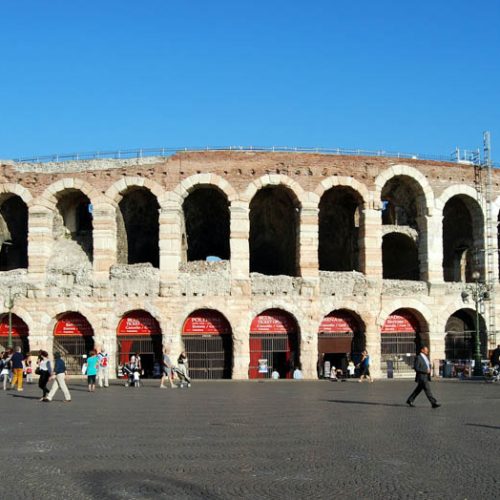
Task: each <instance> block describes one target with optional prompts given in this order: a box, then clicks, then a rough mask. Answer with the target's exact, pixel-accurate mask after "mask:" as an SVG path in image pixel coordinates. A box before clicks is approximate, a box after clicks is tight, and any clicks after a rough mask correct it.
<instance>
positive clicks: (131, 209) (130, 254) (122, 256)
mask: <svg viewBox="0 0 500 500" xmlns="http://www.w3.org/2000/svg"><path fill="white" fill-rule="evenodd" d="M118 206H119V210H118V211H117V240H118V249H117V259H118V263H119V264H140V263H147V262H149V263H150V264H151V265H152V266H153V267H156V268H157V267H159V263H160V250H159V209H160V206H159V204H158V201H157V199H156V198H155V196H154V195H153V194H152V193H151V192H150V191H149V190H148V189H146V188H140V187H133V188H130V189H129V190H128V191H126V193H124V195H123V197H122V199H121V201H120V203H119V204H118Z"/></svg>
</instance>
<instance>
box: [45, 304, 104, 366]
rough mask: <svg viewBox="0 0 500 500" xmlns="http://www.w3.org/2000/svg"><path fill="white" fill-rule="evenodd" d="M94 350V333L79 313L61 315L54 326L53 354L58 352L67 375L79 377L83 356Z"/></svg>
mask: <svg viewBox="0 0 500 500" xmlns="http://www.w3.org/2000/svg"><path fill="white" fill-rule="evenodd" d="M93 348H94V331H93V329H92V327H91V326H90V323H89V322H88V321H87V319H86V318H85V317H84V316H82V315H81V314H79V313H74V312H71V313H66V314H63V315H61V316H60V317H59V318H58V320H57V323H56V325H55V326H54V352H59V353H60V354H61V355H62V357H63V358H64V361H65V363H66V372H67V373H68V374H69V375H80V374H81V373H82V365H83V363H84V361H85V358H84V356H87V355H88V354H89V352H90V351H91V350H92V349H93Z"/></svg>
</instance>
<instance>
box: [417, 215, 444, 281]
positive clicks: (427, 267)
mask: <svg viewBox="0 0 500 500" xmlns="http://www.w3.org/2000/svg"><path fill="white" fill-rule="evenodd" d="M417 223H418V226H419V227H420V228H423V229H421V230H420V238H421V240H422V241H421V243H420V244H419V259H420V267H421V275H422V279H424V280H426V281H429V282H431V283H442V282H443V281H444V275H443V217H442V215H436V214H434V215H432V216H429V215H428V216H422V217H419V218H418V220H417Z"/></svg>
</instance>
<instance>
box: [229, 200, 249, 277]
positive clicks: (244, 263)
mask: <svg viewBox="0 0 500 500" xmlns="http://www.w3.org/2000/svg"><path fill="white" fill-rule="evenodd" d="M249 213H250V211H249V207H248V203H247V202H244V201H233V202H231V207H230V217H231V236H230V247H231V277H232V279H237V280H241V279H244V280H248V279H249V271H250V246H249V238H250V219H249Z"/></svg>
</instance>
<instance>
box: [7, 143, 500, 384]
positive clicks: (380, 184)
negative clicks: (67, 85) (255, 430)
mask: <svg viewBox="0 0 500 500" xmlns="http://www.w3.org/2000/svg"><path fill="white" fill-rule="evenodd" d="M1 163H2V165H1V172H0V205H1V204H2V203H4V202H7V201H8V200H9V199H11V198H13V197H18V198H20V199H21V200H22V202H23V203H24V204H25V205H26V207H27V210H28V215H27V220H28V252H27V254H28V262H27V266H26V268H19V267H17V268H14V269H4V270H3V271H2V272H0V285H1V288H0V294H1V295H3V297H2V299H3V300H2V303H3V302H4V301H5V299H6V297H7V291H6V290H7V287H9V286H10V287H12V288H11V292H12V293H13V294H14V295H15V297H16V298H15V303H14V307H13V309H12V312H13V313H14V314H15V315H16V316H18V317H19V318H21V319H22V320H23V321H24V322H25V323H26V325H27V326H28V328H29V339H30V346H31V349H39V348H45V349H48V350H51V349H52V342H53V331H54V325H55V323H56V321H57V318H58V317H59V316H60V315H61V314H63V313H65V312H78V313H80V314H81V315H83V316H84V317H85V318H86V319H87V320H88V322H89V323H90V325H91V326H92V329H93V331H94V336H95V338H94V340H95V343H96V345H101V344H105V345H106V347H107V349H108V350H109V352H110V354H111V356H112V360H113V362H114V360H115V355H116V352H115V351H116V328H117V324H118V323H119V321H120V319H121V318H122V317H123V316H124V315H125V314H126V313H127V312H129V311H133V310H144V311H147V312H148V313H150V314H151V315H152V316H153V317H154V318H155V319H156V320H157V321H158V323H159V325H160V327H161V331H162V336H163V344H164V345H167V346H169V347H170V350H171V352H172V353H173V354H174V355H175V354H177V353H178V352H180V350H181V349H182V342H183V340H182V335H181V332H182V327H183V324H184V322H185V320H186V318H187V317H188V316H189V315H190V313H192V312H193V311H195V310H198V309H212V310H216V311H218V312H220V313H221V314H222V315H223V316H224V317H225V318H226V319H227V320H228V322H229V324H230V326H231V332H232V338H233V357H232V359H233V367H232V377H233V378H235V379H245V378H248V369H249V359H250V353H249V349H250V348H249V331H250V324H251V322H252V319H253V318H254V317H255V316H256V315H258V314H260V313H262V312H263V311H266V310H268V309H281V310H283V311H285V312H287V313H288V314H290V315H291V316H292V317H293V318H294V319H295V321H296V323H297V326H298V330H299V339H300V362H301V365H302V369H303V372H304V375H305V377H307V378H314V377H316V364H317V359H318V329H319V325H320V324H321V322H322V319H323V318H324V317H325V316H327V315H328V314H329V313H331V312H333V311H336V310H345V311H350V312H352V313H353V314H354V315H355V316H356V317H357V318H359V319H360V320H361V323H362V325H363V328H362V329H363V333H364V336H365V339H366V348H367V349H368V351H369V352H370V354H371V356H372V372H373V374H374V375H376V376H382V375H383V367H382V365H381V338H382V334H381V330H382V328H383V325H384V323H385V321H386V320H387V318H388V317H389V316H390V315H391V314H392V313H394V311H398V310H405V311H409V312H410V313H411V314H413V315H414V316H415V318H417V320H418V322H419V323H420V330H421V332H422V333H425V334H426V335H427V336H428V341H429V342H430V348H431V353H432V358H433V359H443V358H444V357H445V334H446V324H447V321H448V319H449V318H450V316H452V315H453V314H454V313H455V312H456V311H460V310H464V309H466V310H470V309H471V304H470V302H469V303H464V299H463V297H462V291H463V289H464V287H465V286H466V285H465V282H466V281H470V278H469V277H468V274H467V273H468V272H469V271H468V270H467V269H469V268H467V265H468V264H467V262H468V261H467V255H466V254H467V252H468V254H469V256H470V254H471V253H472V252H473V250H475V249H476V250H477V249H481V248H484V238H485V237H484V235H485V233H486V230H485V217H484V210H483V208H484V207H482V206H481V203H480V202H478V201H477V200H478V196H477V191H476V189H475V185H474V179H475V177H474V167H472V166H470V165H461V164H457V163H439V162H434V161H421V160H405V161H404V162H402V161H397V160H395V159H389V158H383V157H377V158H371V157H345V156H330V155H321V154H293V153H256V152H244V151H240V152H234V151H233V152H230V151H227V152H226V151H218V152H210V151H207V152H182V153H179V154H176V155H174V156H172V157H169V158H147V159H142V160H139V159H138V160H135V161H131V160H103V161H92V162H86V161H81V162H71V163H57V164H16V163H13V162H1ZM499 180H500V176H499V175H498V174H497V172H494V191H495V198H496V197H497V196H498V195H499V194H500V189H499V188H498V182H499ZM402 185H404V187H405V190H402V189H400V190H398V188H399V187H400V186H402ZM388 186H389V187H390V189H389V188H388ZM197 189H215V190H216V191H217V192H218V193H219V194H221V195H222V196H223V197H224V199H226V200H227V207H228V210H229V227H230V230H229V232H228V238H229V250H230V258H229V259H223V260H222V261H220V262H203V261H192V262H189V261H188V259H187V258H186V246H189V245H190V244H192V242H190V241H189V235H188V237H187V241H185V236H186V234H187V233H186V227H185V226H186V221H185V218H184V211H183V210H184V208H183V207H185V205H184V202H185V200H186V199H187V198H188V196H189V195H190V194H191V193H193V192H194V191H196V190H197ZM273 189H275V190H274V191H273ZM276 189H278V191H276ZM137 190H143V191H147V192H148V196H149V195H150V196H151V199H154V203H156V204H157V205H155V208H154V210H153V212H151V213H153V214H157V221H158V222H157V224H158V228H157V232H158V237H157V241H158V264H157V265H154V263H153V264H151V263H149V264H148V263H147V262H140V250H138V252H139V253H138V255H139V257H138V258H137V259H136V261H135V262H134V261H130V254H131V248H132V247H131V244H132V243H131V239H130V235H129V236H128V242H129V243H128V247H127V248H128V254H129V255H128V258H129V261H127V257H126V252H125V253H124V252H123V251H122V250H120V248H122V247H123V246H124V245H125V243H124V242H126V241H127V239H126V237H124V236H123V234H124V231H125V230H126V224H127V221H126V220H125V219H126V216H124V217H125V219H124V220H125V222H123V220H121V219H120V217H119V216H118V214H119V213H122V212H123V213H125V212H124V210H123V199H124V197H125V195H126V194H127V193H133V192H136V191H137ZM263 190H267V191H266V193H268V194H269V197H270V199H271V202H270V203H272V199H273V198H274V197H277V196H278V195H279V196H282V193H286V196H284V197H283V200H284V201H283V203H286V200H288V199H289V200H290V207H291V208H290V210H291V211H292V212H293V214H295V217H296V220H295V222H294V224H295V225H294V227H295V229H294V231H295V233H293V234H292V233H290V234H288V233H287V235H286V237H285V236H283V238H284V239H286V238H291V239H293V238H295V240H294V241H295V245H296V249H294V252H295V253H294V256H295V257H294V259H295V261H293V259H292V260H291V261H293V262H295V264H294V265H295V267H296V269H294V270H293V271H290V272H287V273H285V274H278V275H276V274H275V273H273V272H271V273H270V274H266V273H262V272H259V269H258V266H262V265H263V263H262V261H259V260H258V258H257V257H256V259H257V260H255V261H253V260H252V259H253V256H252V245H254V243H253V241H255V242H256V243H255V245H258V244H259V243H258V238H259V237H260V235H261V233H262V232H265V231H264V230H262V231H261V232H259V230H258V228H257V229H256V228H253V229H252V227H251V225H252V224H251V221H252V220H260V219H252V214H251V212H252V210H254V209H256V208H255V206H253V205H252V201H253V200H254V199H257V198H256V196H257V195H258V194H259V193H260V192H262V191H263ZM330 190H334V193H337V192H340V191H335V190H342V192H343V193H344V194H345V195H346V196H347V195H348V196H350V197H351V198H352V200H354V201H353V212H352V221H354V222H352V224H351V226H349V228H348V229H349V231H344V229H345V227H344V226H342V230H343V231H344V232H342V234H345V235H346V236H345V238H346V241H347V239H348V240H349V245H350V247H349V248H351V247H352V248H354V247H355V252H356V259H345V262H350V261H351V260H352V261H353V262H355V263H354V264H353V265H352V267H353V268H352V269H349V268H342V269H336V268H335V259H332V264H331V266H330V264H329V263H328V262H329V261H328V255H327V257H326V259H327V260H325V262H327V264H325V265H324V266H323V264H320V262H319V258H318V255H319V251H318V249H319V246H320V244H322V242H321V233H320V230H319V227H320V219H321V214H320V212H321V210H320V203H321V199H322V197H323V196H324V195H325V193H327V192H329V191H330ZM141 192H142V191H141ZM75 193H76V194H75ZM346 193H347V194H346ZM401 193H403V194H401ZM68 194H71V195H72V196H77V197H80V198H78V199H84V200H88V202H89V205H90V206H91V209H92V221H91V226H89V227H90V229H88V228H87V229H86V230H87V233H85V230H83V229H82V230H81V231H80V233H81V234H80V233H79V234H77V233H78V228H76V229H75V228H73V229H74V230H73V229H72V226H71V217H70V214H72V213H74V210H73V209H70V208H65V207H66V206H69V205H68V204H67V203H66V205H65V204H64V203H63V202H62V201H61V200H63V199H64V198H65V196H67V195H68ZM351 198H349V199H351ZM75 199H76V198H75ZM410 199H411V201H412V203H407V202H409V201H410ZM402 200H403V201H402ZM450 200H459V202H457V203H458V205H460V206H462V205H463V207H465V208H464V210H465V211H466V214H465V215H464V219H463V220H464V221H469V222H461V221H462V219H457V221H459V222H457V223H456V224H454V223H453V221H451V222H450V223H449V226H448V225H447V224H448V222H443V221H444V220H445V221H448V220H449V219H450V217H452V216H454V215H453V214H452V213H451V212H453V210H451V211H450V209H449V207H450V204H449V202H450ZM148 203H149V202H148ZM458 205H457V206H458ZM151 206H153V205H151ZM391 207H394V210H393V212H391V213H392V215H391V213H389V212H390V209H391ZM447 207H448V208H447ZM499 208H500V199H497V198H496V201H495V203H494V209H493V212H494V214H495V217H496V215H497V214H498V212H499ZM65 210H66V211H65ZM71 210H73V212H72V211H71ZM130 210H132V209H130ZM276 210H279V208H277V209H276ZM120 211H121V212H120ZM337 212H338V211H337ZM337 212H336V211H335V210H334V211H333V212H332V214H331V217H333V219H332V220H334V222H333V223H332V224H334V223H335V220H336V219H335V216H336V215H335V214H336V213H337ZM263 213H264V212H263ZM276 213H281V212H276ZM283 213H285V212H283ZM450 213H451V215H450ZM265 214H268V215H269V214H270V215H271V216H272V214H273V211H272V210H271V211H269V210H268V211H267V212H265V213H264V215H265ZM155 217H156V215H155ZM349 217H351V216H350V215H349V214H348V215H346V220H347V219H349ZM384 217H386V219H387V220H386V221H385V222H384V220H383V219H384ZM4 218H5V219H6V220H7V216H4ZM339 220H340V219H339ZM349 220H350V219H349ZM495 221H496V220H495ZM7 222H8V221H7ZM260 223H261V222H259V224H260ZM148 224H149V223H148ZM151 224H153V223H151ZM213 224H214V225H213V227H212V228H213V230H217V231H218V230H219V229H220V228H218V227H217V222H216V221H215V222H213ZM270 224H271V225H273V224H274V226H273V227H275V228H276V230H282V229H283V227H282V226H279V220H275V221H271V222H270ZM338 224H339V225H341V224H344V223H343V222H338ZM462 225H464V227H465V225H467V228H469V226H470V230H469V229H464V230H463V232H461V233H458V232H457V234H456V235H455V233H453V232H452V231H455V230H456V231H458V229H456V228H455V229H453V228H454V227H455V226H462ZM7 226H8V223H7ZM61 226H64V227H66V229H67V232H66V233H65V231H64V230H61ZM124 227H125V229H123V228H124ZM332 227H334V226H332ZM339 227H340V226H339ZM448 227H450V228H451V229H448ZM443 228H445V229H443ZM84 229H85V228H84ZM339 230H340V229H339ZM88 231H91V233H90V234H91V246H89V244H88V241H87V240H85V238H86V237H87V236H88V234H89V233H88ZM332 231H333V233H332V234H333V235H335V231H334V230H332ZM443 231H445V233H446V234H443ZM450 231H451V232H450ZM448 232H449V234H451V235H452V236H449V237H448V236H447V234H448ZM4 233H5V234H4V237H3V239H2V241H8V240H9V229H8V227H7V229H5V230H4ZM221 234H222V233H221ZM270 234H271V233H269V234H268V233H266V234H264V236H265V237H266V238H267V237H271V236H269V235H270ZM283 234H285V233H283ZM120 235H122V236H120ZM333 237H335V236H333ZM124 238H125V239H124ZM390 238H393V241H392V240H390ZM452 240H453V241H452ZM266 241H267V242H269V240H268V239H267V240H266ZM287 241H288V240H287ZM325 241H326V240H325ZM249 242H250V243H249ZM266 244H267V243H266ZM89 248H90V250H89ZM254 248H257V246H254ZM259 248H260V247H259ZM277 248H278V247H277ZM334 248H341V247H340V246H337V247H334ZM342 248H343V247H342ZM346 248H347V246H346ZM398 249H401V251H399V250H398ZM460 249H461V250H460ZM464 249H465V250H464ZM261 250H262V248H261ZM277 251H278V250H277ZM280 251H281V250H280ZM339 251H340V250H339ZM342 251H344V250H342ZM353 251H354V250H353ZM459 251H460V252H462V253H463V254H461V255H458V256H457V252H459ZM412 252H414V255H415V257H414V258H413V257H412V255H413V254H412ZM447 252H448V253H447ZM448 254H449V255H451V256H455V257H450V258H449V259H448V260H449V262H448V260H447V257H446V255H448ZM476 254H478V252H476ZM89 255H91V258H89ZM123 255H125V257H123ZM454 258H455V260H453V259H454ZM124 259H125V260H124ZM412 259H413V260H412ZM450 259H451V260H450ZM457 259H458V260H457ZM132 260H133V259H132ZM484 261H485V259H484V255H479V256H477V257H476V258H475V261H474V266H475V268H477V269H479V271H480V272H481V273H482V276H483V277H484V276H485V273H486V270H485V269H484V266H485V262H484ZM250 262H256V264H255V266H256V268H255V269H251V265H250ZM409 263H410V264H411V263H414V265H413V264H411V265H409ZM461 263H462V268H461V267H460V266H461ZM444 264H445V265H444ZM252 265H253V264H252ZM276 265H278V264H276ZM345 265H350V264H345ZM322 266H323V267H326V268H322ZM329 266H330V267H329ZM412 266H413V267H415V269H413V267H412ZM446 266H448V267H446ZM470 266H472V264H470ZM470 266H469V267H470ZM445 267H446V269H448V270H447V271H445V270H444V268H445ZM410 268H411V269H410ZM461 269H462V271H461ZM406 270H409V271H410V270H411V271H412V274H411V275H410V274H408V276H406V274H405V272H406ZM409 271H408V272H409ZM446 272H448V274H449V275H451V273H453V272H454V273H456V276H455V277H452V278H450V277H449V276H448V277H447V276H445V274H446ZM461 272H462V274H460V273H461ZM493 274H494V276H495V280H496V281H498V268H497V267H495V269H494V270H493ZM497 309H498V308H497ZM4 312H6V311H5V310H4ZM487 312H488V311H485V312H484V316H485V317H486V316H487ZM487 319H488V318H486V320H487ZM486 323H488V321H486ZM496 323H497V324H500V323H499V321H498V318H496ZM490 347H491V346H490ZM381 367H382V368H381Z"/></svg>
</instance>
